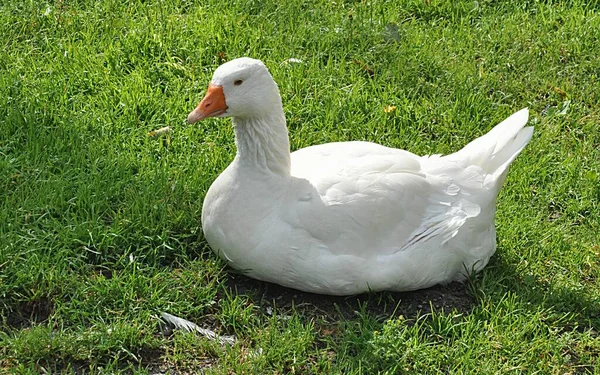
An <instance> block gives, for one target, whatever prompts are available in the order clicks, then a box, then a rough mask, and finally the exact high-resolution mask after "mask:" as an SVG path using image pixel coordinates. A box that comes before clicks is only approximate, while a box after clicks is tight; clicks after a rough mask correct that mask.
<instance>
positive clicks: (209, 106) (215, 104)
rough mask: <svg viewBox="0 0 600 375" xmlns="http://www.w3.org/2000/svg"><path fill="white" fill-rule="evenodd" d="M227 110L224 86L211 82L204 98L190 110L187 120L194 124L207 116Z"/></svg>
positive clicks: (220, 113)
mask: <svg viewBox="0 0 600 375" xmlns="http://www.w3.org/2000/svg"><path fill="white" fill-rule="evenodd" d="M225 111H227V104H225V94H224V93H223V86H216V85H213V84H209V85H208V90H206V95H204V99H202V101H201V102H200V104H198V106H197V107H196V109H194V110H193V111H192V112H190V114H189V115H188V118H187V120H188V122H189V123H190V124H193V123H195V122H198V121H200V120H203V119H205V118H207V117H215V116H219V115H222V114H223V113H225Z"/></svg>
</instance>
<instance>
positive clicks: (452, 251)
mask: <svg viewBox="0 0 600 375" xmlns="http://www.w3.org/2000/svg"><path fill="white" fill-rule="evenodd" d="M209 116H219V117H225V116H231V117H233V125H234V129H235V133H236V145H237V149H238V151H237V155H236V157H235V159H234V161H233V162H232V163H231V165H229V167H227V169H226V170H225V171H223V173H222V174H221V175H220V176H219V177H218V178H217V179H216V181H215V182H214V183H213V184H212V186H211V187H210V189H209V191H208V193H207V195H206V199H205V201H204V206H203V210H202V227H203V230H204V235H205V237H206V240H207V241H208V243H209V244H210V246H211V248H212V249H213V250H214V251H215V253H217V254H218V255H219V256H220V257H222V258H223V259H225V260H226V261H227V262H228V263H229V264H230V265H231V266H232V267H234V268H237V269H240V270H243V271H244V272H245V273H246V274H247V275H249V276H251V277H254V278H257V279H261V280H265V281H270V282H274V283H278V284H281V285H284V286H288V287H292V288H296V289H300V290H304V291H308V292H314V293H322V294H335V295H348V294H356V293H362V292H366V291H379V290H393V291H407V290H415V289H420V288H426V287H429V286H432V285H435V284H438V283H446V282H450V281H453V280H463V279H464V278H465V277H466V275H468V274H469V273H471V272H477V271H479V270H481V269H482V268H483V267H484V266H485V265H486V264H487V263H488V261H489V258H490V256H491V255H492V254H493V253H494V251H495V249H496V234H495V229H494V214H495V206H496V197H497V194H498V191H499V190H500V188H501V186H502V183H503V181H504V179H505V176H506V173H507V170H508V166H509V165H510V163H511V162H512V161H513V160H514V158H515V157H516V156H517V155H518V154H519V152H520V151H521V150H522V149H523V148H524V147H525V145H526V144H527V142H528V141H529V139H530V138H531V135H532V133H533V128H531V127H524V125H525V124H526V123H527V118H528V111H527V109H523V110H521V111H519V112H517V113H515V114H514V115H512V116H510V117H509V118H508V119H506V120H505V121H503V122H502V123H501V124H499V125H498V126H496V127H495V128H494V129H492V130H491V131H490V132H489V133H488V134H486V135H484V136H482V137H480V138H478V139H476V140H474V141H473V142H471V143H469V144H468V145H467V146H465V147H464V148H463V149H462V150H460V151H458V152H456V153H454V154H451V155H447V156H437V155H436V156H423V157H421V156H417V155H414V154H412V153H410V152H408V151H403V150H398V149H392V148H388V147H384V146H381V145H377V144H374V143H369V142H341V143H329V144H324V145H317V146H312V147H307V148H304V149H301V150H298V151H296V152H294V153H292V154H290V152H289V142H288V133H287V128H286V123H285V117H284V114H283V109H282V105H281V98H280V95H279V90H278V88H277V85H276V84H275V82H274V81H273V79H272V77H271V75H270V74H269V72H268V70H267V69H266V67H265V66H264V64H263V63H262V62H260V61H258V60H253V59H249V58H241V59H236V60H233V61H230V62H228V63H226V64H223V65H222V66H220V67H219V68H218V69H217V70H216V71H215V74H214V76H213V79H212V81H211V85H210V88H209V94H207V96H206V97H205V99H203V101H202V102H201V103H200V104H199V105H198V107H197V108H196V109H195V110H194V111H193V112H192V113H190V116H189V117H188V120H189V121H190V122H195V121H197V120H199V119H203V118H205V117H209Z"/></svg>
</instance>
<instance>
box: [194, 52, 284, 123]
mask: <svg viewBox="0 0 600 375" xmlns="http://www.w3.org/2000/svg"><path fill="white" fill-rule="evenodd" d="M277 111H278V112H282V106H281V97H280V95H279V89H278V87H277V84H276V83H275V81H274V80H273V77H271V74H270V73H269V71H268V70H267V67H266V66H265V64H263V63H262V61H260V60H255V59H251V58H248V57H242V58H239V59H235V60H232V61H229V62H227V63H225V64H223V65H221V66H219V67H218V68H217V70H215V73H214V74H213V77H212V80H211V81H210V84H209V85H208V90H207V91H206V95H205V96H204V99H202V101H200V104H198V106H197V107H196V108H195V109H194V110H193V111H192V112H190V114H189V115H188V118H187V120H188V122H189V123H190V124H193V123H195V122H197V121H200V120H203V119H205V118H208V117H239V118H261V117H267V116H269V115H270V114H272V113H273V112H277Z"/></svg>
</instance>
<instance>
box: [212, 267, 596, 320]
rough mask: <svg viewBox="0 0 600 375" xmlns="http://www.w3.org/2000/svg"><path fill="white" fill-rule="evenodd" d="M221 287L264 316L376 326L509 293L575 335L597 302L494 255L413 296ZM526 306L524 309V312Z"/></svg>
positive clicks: (247, 281)
mask: <svg viewBox="0 0 600 375" xmlns="http://www.w3.org/2000/svg"><path fill="white" fill-rule="evenodd" d="M224 288H225V289H226V291H227V292H228V293H230V294H232V295H239V296H246V297H248V298H250V300H251V301H252V302H253V303H254V304H255V305H257V306H260V307H261V309H262V311H263V312H264V313H266V314H267V315H269V314H270V312H271V311H272V310H273V309H276V310H277V311H278V312H279V313H281V314H288V313H291V312H292V311H295V312H296V313H299V314H301V315H304V316H305V317H307V318H311V317H315V316H323V317H326V318H331V319H339V318H343V319H346V320H353V319H355V318H357V317H358V316H359V315H361V314H364V313H366V314H368V315H370V316H371V317H373V318H376V319H377V320H379V321H383V320H387V319H389V318H393V317H397V316H400V315H402V316H403V317H404V318H405V319H407V320H414V319H417V318H418V317H420V316H423V315H426V314H430V313H432V312H438V313H439V312H445V313H450V312H455V313H458V314H470V313H471V312H472V311H473V309H475V308H476V306H478V305H479V304H480V301H481V300H483V299H486V300H488V301H489V302H490V303H492V304H494V303H499V302H500V301H501V300H502V299H503V298H505V297H506V295H507V294H508V293H511V294H514V295H515V296H516V299H517V301H518V303H519V305H520V306H525V307H526V308H529V309H532V310H538V309H540V308H545V309H550V310H551V311H553V312H555V313H557V314H558V315H559V316H560V315H565V314H569V315H570V318H569V319H567V320H566V321H567V322H568V323H565V329H566V330H570V329H569V326H570V325H573V324H575V325H576V326H577V327H571V328H575V329H577V330H579V331H581V330H584V329H587V328H594V329H596V330H598V329H600V301H599V299H598V298H593V297H590V296H589V295H586V293H585V291H584V290H575V289H570V288H566V287H561V286H557V285H556V284H555V283H550V282H546V281H542V280H540V279H539V278H536V277H535V276H533V275H529V274H523V273H519V272H517V270H516V266H515V265H514V264H510V263H507V262H506V261H505V260H504V258H502V257H501V256H495V257H494V258H493V259H492V261H491V262H490V264H489V265H488V267H487V268H486V269H484V271H483V272H482V273H479V274H478V275H475V276H474V277H473V278H472V279H471V280H468V281H467V282H465V283H458V282H454V283H451V284H448V285H445V286H442V285H437V286H435V287H432V288H428V289H423V290H418V291H414V292H404V293H396V292H379V293H368V294H361V295H355V296H347V297H338V296H327V295H319V294H312V293H305V292H301V291H298V290H294V289H290V288H286V287H283V286H280V285H276V284H272V283H268V282H263V281H259V280H255V279H251V278H248V277H246V276H243V275H241V274H237V273H235V272H231V273H230V277H229V280H228V281H227V282H226V283H225V285H224ZM527 306H528V307H527Z"/></svg>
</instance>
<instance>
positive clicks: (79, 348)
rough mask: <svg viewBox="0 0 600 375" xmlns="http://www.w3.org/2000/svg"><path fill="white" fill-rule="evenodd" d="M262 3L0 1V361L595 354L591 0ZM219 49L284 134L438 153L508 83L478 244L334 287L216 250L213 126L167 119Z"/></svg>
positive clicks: (105, 365) (415, 369) (328, 366)
mask: <svg viewBox="0 0 600 375" xmlns="http://www.w3.org/2000/svg"><path fill="white" fill-rule="evenodd" d="M279 3H280V1H275V0H264V1H260V0H240V1H237V0H232V1H222V0H204V1H200V0H163V1H158V0H155V1H134V0H132V1H126V0H107V1H92V0H79V1H69V0H57V1H33V0H25V1H18V0H5V1H3V2H2V4H1V5H0V43H1V46H2V48H1V50H0V373H2V372H6V373H18V374H36V373H60V372H64V373H116V372H121V371H122V372H125V373H140V374H158V373H170V374H191V373H201V372H204V373H207V374H289V373H292V374H293V373H295V374H335V373H343V374H376V373H382V374H402V373H407V374H408V373H438V372H442V373H465V374H476V373H478V374H519V373H527V374H533V373H539V374H583V373H600V337H599V336H598V331H600V283H599V278H600V247H599V246H600V203H599V202H600V82H599V79H600V57H599V56H600V54H599V51H600V50H599V48H600V6H599V5H598V3H597V2H595V1H594V2H592V1H590V2H584V1H561V2H552V1H548V2H544V1H526V2H507V1H490V0H478V1H472V0H464V1H451V0H410V1H397V0H395V1H375V0H374V1H370V2H369V1H317V2H314V1H306V0H290V1H287V2H285V5H278V4H279ZM240 56H250V57H254V58H259V59H261V60H263V61H264V62H265V63H266V64H267V66H268V67H269V69H270V71H271V73H272V74H273V76H274V78H275V80H276V81H277V82H278V83H279V87H280V90H281V94H282V97H283V102H284V109H285V112H286V115H287V119H288V127H289V129H290V137H291V147H292V149H294V150H295V149H298V148H302V147H305V146H308V145H312V144H317V143H325V142H331V141H345V140H368V141H373V142H378V143H381V144H384V145H386V146H391V147H398V148H403V149H407V150H410V151H412V152H415V153H419V154H431V153H450V152H453V151H456V150H458V149H459V148H461V147H462V146H464V145H465V144H466V143H468V142H469V141H470V140H472V139H474V138H475V137H478V136H480V135H482V134H484V133H485V132H486V131H487V130H489V129H491V127H492V126H493V125H495V124H497V123H498V122H500V121H501V120H503V119H504V118H505V117H507V116H508V115H510V114H511V113H513V112H515V111H517V110H519V109H521V108H523V107H529V108H530V112H531V116H530V124H532V125H534V126H535V133H534V136H533V139H532V140H531V142H530V143H529V145H528V146H527V148H526V149H525V150H524V152H523V153H522V154H521V155H520V156H519V158H517V160H516V161H515V163H514V164H513V166H512V168H511V170H510V173H509V176H508V180H507V182H506V184H505V187H504V189H503V191H502V192H501V194H500V197H499V200H498V213H497V216H496V223H497V232H498V240H497V241H498V250H497V252H496V255H494V257H493V258H492V261H491V262H490V264H489V266H488V267H487V268H486V269H485V270H484V271H483V272H482V273H480V274H478V275H477V276H474V277H473V278H472V279H470V280H469V282H467V283H465V284H464V285H463V284H450V285H448V286H439V287H435V288H432V289H428V290H425V291H419V292H414V293H376V294H369V295H362V296H358V297H347V298H341V297H325V296H316V295H311V294H306V293H300V292H295V291H293V290H290V289H285V288H282V287H278V286H276V285H270V284H265V283H261V282H258V281H254V280H250V279H248V278H245V277H244V276H242V275H240V274H238V273H236V272H235V271H233V270H231V269H228V268H227V267H225V265H224V264H223V263H222V262H221V261H219V260H218V259H217V258H216V256H214V255H213V254H212V252H211V251H210V249H209V248H208V245H207V244H206V242H205V241H204V239H203V236H202V229H201V222H200V213H201V209H202V201H203V198H204V195H205V193H206V191H207V190H208V187H209V186H210V184H211V182H212V181H213V180H214V179H215V178H216V177H217V175H218V174H219V172H220V171H221V170H223V169H224V168H225V167H226V166H227V164H228V163H229V162H230V161H231V160H232V158H233V156H234V154H235V145H234V143H233V130H232V128H231V124H230V120H222V119H211V120H207V121H203V122H201V123H199V124H195V125H193V126H191V125H186V123H185V118H186V117H187V114H188V112H189V111H190V110H192V109H193V108H194V107H195V106H196V104H197V102H198V101H199V100H200V99H201V98H202V95H203V93H204V90H205V88H206V85H207V83H208V81H209V80H210V77H211V75H212V72H213V71H214V69H215V68H216V67H217V66H218V65H219V64H220V63H222V62H224V61H227V60H229V59H233V58H235V57H240ZM290 59H292V60H290ZM165 126H170V127H171V129H172V132H171V133H168V134H163V135H158V136H154V137H153V136H150V135H149V133H150V132H152V131H153V130H156V129H159V128H162V127H165ZM162 312H168V313H170V314H173V315H176V316H179V317H182V318H185V319H188V320H190V321H192V322H194V323H196V324H198V325H199V326H202V327H206V328H210V329H213V330H214V331H216V332H218V333H219V334H223V335H235V336H236V338H237V341H236V343H235V344H233V345H221V344H219V343H217V342H215V341H212V340H209V339H206V338H205V337H203V336H200V335H196V334H192V333H184V332H182V331H178V330H176V331H174V332H172V333H171V332H170V331H168V330H167V329H165V328H164V327H163V325H162V324H161V319H160V315H161V313H162Z"/></svg>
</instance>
